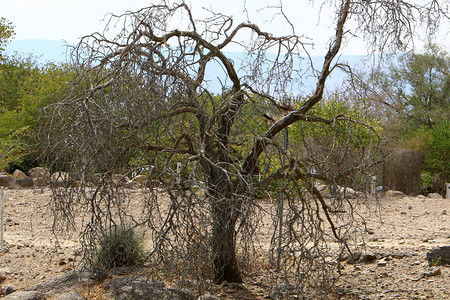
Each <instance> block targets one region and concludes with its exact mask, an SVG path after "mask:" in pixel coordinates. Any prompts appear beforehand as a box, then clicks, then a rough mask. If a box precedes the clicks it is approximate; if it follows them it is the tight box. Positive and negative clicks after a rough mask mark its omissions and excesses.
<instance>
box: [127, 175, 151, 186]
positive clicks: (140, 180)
mask: <svg viewBox="0 0 450 300" xmlns="http://www.w3.org/2000/svg"><path fill="white" fill-rule="evenodd" d="M147 180H148V176H146V175H137V176H136V177H134V178H133V179H132V180H131V181H132V182H134V183H138V184H140V185H145V184H146V182H147Z"/></svg>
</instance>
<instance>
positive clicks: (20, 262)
mask: <svg viewBox="0 0 450 300" xmlns="http://www.w3.org/2000/svg"><path fill="white" fill-rule="evenodd" d="M50 197H51V191H50V190H49V189H43V190H31V189H30V190H5V194H4V198H5V212H4V219H5V232H4V240H5V245H6V247H5V248H6V250H7V251H6V252H0V277H1V275H2V274H3V275H4V276H5V277H6V279H5V280H4V282H3V283H1V286H2V289H4V288H5V286H8V285H10V286H14V287H16V288H18V289H21V288H25V287H28V286H31V285H34V284H37V283H40V282H43V281H46V280H48V279H51V278H54V277H58V276H61V275H62V274H64V273H66V272H68V271H70V270H73V269H74V268H76V266H77V264H78V263H79V259H80V257H79V256H78V255H79V246H78V241H77V239H76V237H77V235H76V234H75V235H74V236H73V238H67V239H59V240H58V239H56V238H55V236H54V235H53V233H52V213H51V211H50V209H49V205H48V204H49V200H50ZM374 203H375V202H374ZM360 212H361V215H362V217H363V218H364V219H365V220H366V224H367V232H366V233H365V234H364V236H363V239H361V240H359V241H358V242H357V243H358V246H360V247H361V251H362V252H363V253H371V254H374V255H376V256H377V261H380V260H382V261H383V263H377V261H375V262H372V263H357V264H350V263H347V262H344V263H343V269H342V270H341V271H342V275H343V276H342V277H341V279H340V280H339V287H340V290H341V291H342V293H343V294H342V298H343V299H450V267H440V268H439V270H440V274H438V275H436V274H434V275H433V276H427V275H426V272H427V271H428V269H429V268H428V263H427V261H426V253H427V252H429V251H430V250H431V249H433V248H436V247H438V246H445V245H450V200H446V199H428V198H414V197H406V196H405V197H399V198H383V199H381V200H380V201H379V206H377V205H372V206H369V207H366V206H361V209H360ZM424 272H425V273H424ZM424 274H425V275H424ZM246 282H247V283H246V288H247V289H248V290H249V291H251V292H252V295H253V297H254V298H255V297H256V298H264V297H265V296H267V295H269V294H270V291H266V290H264V289H262V288H261V287H260V286H258V285H256V284H255V285H254V284H253V283H252V282H255V280H253V279H252V278H249V279H248V280H246ZM219 295H221V294H220V292H219ZM222 295H224V294H223V292H222ZM226 296H227V297H228V298H239V296H238V295H235V296H233V294H232V293H229V294H226Z"/></svg>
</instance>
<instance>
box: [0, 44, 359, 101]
mask: <svg viewBox="0 0 450 300" xmlns="http://www.w3.org/2000/svg"><path fill="white" fill-rule="evenodd" d="M68 49H69V48H68V46H67V44H66V43H65V42H63V41H55V40H19V41H12V42H11V43H10V44H9V45H8V46H7V48H6V53H7V54H8V55H12V54H14V53H18V54H21V55H25V56H26V55H29V54H31V55H33V56H34V57H35V58H36V59H37V61H38V62H39V63H43V64H44V63H46V62H55V63H61V62H66V61H67V58H68V53H69V51H68ZM226 54H227V56H228V57H229V58H230V59H231V60H233V61H234V62H235V64H237V65H238V64H240V62H241V61H243V60H244V58H245V55H244V53H226ZM362 58H363V56H345V55H343V56H341V57H340V58H339V61H340V62H345V63H348V64H350V65H351V66H353V67H355V66H356V67H357V68H358V65H359V68H361V67H362V66H364V64H363V63H361V60H362ZM312 60H313V64H314V67H315V68H316V69H320V68H321V64H322V62H323V57H319V56H315V57H312ZM296 63H299V62H296ZM305 67H306V65H305ZM223 74H224V73H223V69H222V67H221V66H220V65H219V64H218V63H216V64H210V65H209V66H208V68H207V70H206V79H207V80H208V82H209V88H210V90H211V91H212V92H215V93H219V92H220V91H221V84H220V82H222V83H226V81H225V76H224V75H223ZM344 77H345V74H344V73H343V72H341V71H339V70H337V71H334V72H333V74H332V77H331V78H330V80H329V82H328V88H329V89H334V88H335V87H338V86H340V85H341V84H342V80H343V79H344ZM218 78H219V80H218ZM303 81H304V82H303V84H304V87H303V88H301V91H300V92H299V94H308V93H309V92H310V91H311V90H312V89H313V88H314V87H315V83H316V79H315V78H314V77H306V78H305V79H304V80H303Z"/></svg>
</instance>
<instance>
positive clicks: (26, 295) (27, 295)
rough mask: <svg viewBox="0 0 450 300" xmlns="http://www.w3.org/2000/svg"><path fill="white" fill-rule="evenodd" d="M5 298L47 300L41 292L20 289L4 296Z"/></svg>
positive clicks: (13, 299) (4, 299) (10, 299)
mask: <svg viewBox="0 0 450 300" xmlns="http://www.w3.org/2000/svg"><path fill="white" fill-rule="evenodd" d="M2 299H3V300H45V296H44V295H43V294H42V293H40V292H27V291H18V292H14V293H12V294H9V295H7V296H5V297H3V298H2Z"/></svg>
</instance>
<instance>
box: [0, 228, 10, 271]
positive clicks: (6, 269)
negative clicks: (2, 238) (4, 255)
mask: <svg viewBox="0 0 450 300" xmlns="http://www.w3.org/2000/svg"><path fill="white" fill-rule="evenodd" d="M6 221H7V222H8V220H6ZM11 273H12V270H11V269H10V268H7V267H6V268H0V275H3V276H6V275H9V274H11Z"/></svg>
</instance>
